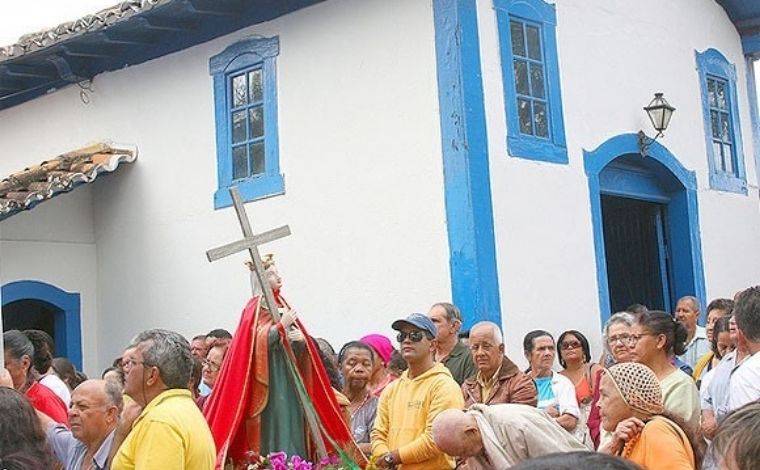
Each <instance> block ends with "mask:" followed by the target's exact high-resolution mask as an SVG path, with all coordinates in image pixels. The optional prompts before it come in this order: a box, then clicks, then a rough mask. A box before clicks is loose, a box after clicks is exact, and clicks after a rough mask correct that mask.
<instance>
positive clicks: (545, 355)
mask: <svg viewBox="0 0 760 470" xmlns="http://www.w3.org/2000/svg"><path fill="white" fill-rule="evenodd" d="M523 349H524V351H525V358H526V359H527V360H528V363H530V370H529V371H530V375H531V377H533V380H534V381H535V382H536V389H537V390H538V407H539V408H540V409H542V410H545V411H546V412H547V413H548V414H549V416H551V417H552V418H555V419H556V420H557V423H558V424H559V425H560V426H562V427H563V428H565V429H567V430H568V431H573V430H574V429H575V427H576V426H577V425H578V418H580V416H581V412H580V409H579V408H578V401H577V400H576V399H575V386H573V383H572V382H571V381H570V379H568V378H567V377H565V376H564V375H560V374H557V373H555V372H554V371H553V370H552V366H553V365H554V359H555V356H556V347H555V346H554V337H553V336H552V335H551V334H550V333H549V332H548V331H544V330H533V331H531V332H530V333H528V334H527V335H525V338H524V339H523Z"/></svg>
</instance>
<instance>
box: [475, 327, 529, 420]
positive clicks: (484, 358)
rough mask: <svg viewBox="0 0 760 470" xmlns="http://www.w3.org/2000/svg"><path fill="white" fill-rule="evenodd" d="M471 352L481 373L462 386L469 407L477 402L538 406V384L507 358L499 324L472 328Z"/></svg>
mask: <svg viewBox="0 0 760 470" xmlns="http://www.w3.org/2000/svg"><path fill="white" fill-rule="evenodd" d="M470 351H471V352H472V359H473V361H474V362H475V366H476V367H477V368H478V372H477V374H475V375H473V376H472V377H470V378H468V379H467V380H465V382H464V384H463V385H462V393H463V394H464V404H465V406H470V405H472V404H474V403H483V404H486V405H495V404H497V403H520V404H523V405H529V406H536V404H537V403H538V399H537V393H538V392H537V391H536V384H535V383H533V379H532V378H531V377H530V376H529V375H528V374H525V373H523V372H522V371H520V369H518V368H517V366H516V365H515V363H514V362H512V361H511V360H510V359H509V358H508V357H507V356H506V355H504V340H503V337H502V334H501V329H500V328H499V327H498V325H496V323H493V322H490V321H483V322H480V323H476V324H475V325H474V326H473V327H472V329H471V330H470Z"/></svg>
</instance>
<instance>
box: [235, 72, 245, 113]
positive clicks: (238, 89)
mask: <svg viewBox="0 0 760 470" xmlns="http://www.w3.org/2000/svg"><path fill="white" fill-rule="evenodd" d="M244 104H245V75H238V76H237V77H232V107H233V108H237V107H238V106H242V105H244Z"/></svg>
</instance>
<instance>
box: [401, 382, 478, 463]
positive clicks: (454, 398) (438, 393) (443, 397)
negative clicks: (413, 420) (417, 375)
mask: <svg viewBox="0 0 760 470" xmlns="http://www.w3.org/2000/svg"><path fill="white" fill-rule="evenodd" d="M431 393H432V394H433V396H432V399H431V402H430V408H429V409H428V412H427V416H426V417H425V431H424V432H423V433H422V435H421V436H419V437H418V438H417V439H414V440H413V441H411V442H409V443H407V444H405V445H403V446H401V447H399V448H398V455H399V458H400V462H398V463H402V464H410V463H419V462H424V461H425V460H429V459H431V458H434V457H436V456H437V455H439V454H440V453H441V450H440V449H438V447H437V446H436V445H435V442H434V441H433V420H434V419H435V417H436V416H438V414H439V413H440V412H442V411H444V410H448V409H452V408H453V409H459V410H461V409H462V408H463V407H464V399H463V398H462V394H461V393H459V387H458V386H457V383H456V382H454V381H442V382H441V383H440V384H438V385H436V386H434V389H432V390H431Z"/></svg>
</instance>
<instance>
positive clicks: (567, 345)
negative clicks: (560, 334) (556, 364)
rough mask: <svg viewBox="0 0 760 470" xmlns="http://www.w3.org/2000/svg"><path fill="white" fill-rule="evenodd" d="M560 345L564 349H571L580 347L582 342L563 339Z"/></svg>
mask: <svg viewBox="0 0 760 470" xmlns="http://www.w3.org/2000/svg"><path fill="white" fill-rule="evenodd" d="M560 347H561V348H562V350H564V351H569V350H571V349H578V348H580V347H581V342H580V341H563V342H562V344H561V345H560Z"/></svg>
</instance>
